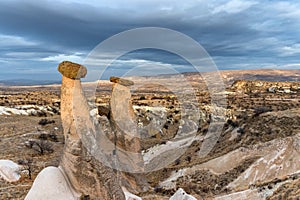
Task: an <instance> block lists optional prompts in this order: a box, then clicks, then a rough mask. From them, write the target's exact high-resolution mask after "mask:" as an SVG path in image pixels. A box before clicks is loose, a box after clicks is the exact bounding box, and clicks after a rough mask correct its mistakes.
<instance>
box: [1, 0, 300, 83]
mask: <svg viewBox="0 0 300 200" xmlns="http://www.w3.org/2000/svg"><path fill="white" fill-rule="evenodd" d="M299 9H300V4H299V3H297V1H267V0H266V1H263V0H261V1H245V0H243V1H242V0H230V1H225V0H221V1H212V0H201V1H185V2H175V1H171V0H167V1H163V2H162V1H158V0H154V1H137V0H130V1H121V0H117V1H106V0H103V1H89V3H83V1H77V0H67V1H59V0H54V1H33V0H29V1H21V0H10V1H9V0H3V1H1V2H0V70H2V71H5V70H4V69H7V68H10V70H9V73H10V75H9V76H12V75H11V73H13V72H16V73H20V74H21V73H24V70H20V69H21V68H22V67H23V68H25V69H28V68H27V66H28V65H30V66H32V68H33V69H39V70H40V71H39V72H40V73H43V72H44V73H45V74H47V73H52V75H53V74H55V73H56V71H55V70H54V69H55V66H56V65H57V63H58V62H60V61H62V60H65V59H69V60H73V61H75V62H82V60H83V58H84V57H85V56H86V55H87V54H88V52H90V51H91V50H92V49H93V48H94V47H95V46H96V45H97V44H99V42H101V41H103V40H105V39H107V38H108V37H110V36H112V35H114V34H117V33H119V32H121V31H125V30H128V29H131V28H139V27H145V26H154V27H155V26H158V27H165V28H170V29H173V30H176V31H180V32H182V33H184V34H187V35H188V36H190V37H192V38H193V39H195V40H196V41H198V42H199V43H200V44H201V45H203V47H204V48H205V49H206V50H207V52H208V53H209V54H210V55H211V56H212V57H213V58H214V60H215V62H216V63H217V65H218V67H219V68H221V69H238V68H240V69H243V68H264V67H277V68H285V67H287V68H297V67H298V64H299V63H300V60H299V54H300V30H299V28H298V27H300V26H299V25H300V20H299V19H300V14H299ZM158 40H161V43H164V42H166V41H165V39H164V37H159V36H158ZM175 42H176V41H175ZM184 46H185V44H184V43H176V47H178V48H183V47H184ZM190 53H191V54H192V53H193V52H192V51H191V52H190ZM121 60H124V62H123V64H124V66H125V67H126V66H128V67H129V65H130V66H131V67H132V65H133V63H129V62H128V60H136V61H137V60H142V62H141V63H144V61H149V62H152V64H157V65H160V64H161V65H162V66H164V64H171V65H174V66H177V67H178V69H180V70H183V71H184V70H187V68H186V67H184V66H186V65H187V64H188V63H187V62H186V61H184V60H183V59H181V58H180V57H179V56H175V55H173V54H171V53H166V52H162V51H158V50H145V51H135V52H132V53H129V54H128V55H125V56H123V57H122V58H121ZM137 63H139V62H138V61H137ZM121 65H122V64H121V63H120V62H119V63H118V67H119V66H121ZM116 67H117V66H116ZM49 69H51V70H54V72H51V71H50V72H49ZM27 72H30V73H31V71H30V70H28V71H27ZM7 73H8V72H7ZM45 76H46V75H45ZM54 76H55V75H53V77H54ZM4 77H5V73H4V72H3V73H1V74H0V79H3V78H4Z"/></svg>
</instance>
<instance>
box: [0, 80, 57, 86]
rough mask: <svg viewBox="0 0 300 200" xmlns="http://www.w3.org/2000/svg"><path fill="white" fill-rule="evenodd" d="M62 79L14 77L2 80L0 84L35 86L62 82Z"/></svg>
mask: <svg viewBox="0 0 300 200" xmlns="http://www.w3.org/2000/svg"><path fill="white" fill-rule="evenodd" d="M60 83H61V81H55V80H30V79H12V80H0V86H33V85H52V84H60Z"/></svg>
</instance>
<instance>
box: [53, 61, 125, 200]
mask: <svg viewBox="0 0 300 200" xmlns="http://www.w3.org/2000/svg"><path fill="white" fill-rule="evenodd" d="M58 71H59V72H60V73H61V74H62V75H63V77H62V86H61V119H62V125H63V130H64V135H65V147H64V153H63V156H62V160H61V163H60V166H61V168H62V169H63V171H64V173H65V175H66V176H67V178H68V179H69V181H70V183H71V184H72V186H73V187H74V189H75V190H76V191H77V192H79V193H81V194H83V196H88V197H89V198H90V199H103V200H112V199H116V200H122V199H125V196H124V193H123V191H122V189H121V186H120V181H119V179H118V177H117V174H116V173H115V172H114V171H113V169H111V168H110V167H107V166H105V165H104V164H103V163H101V162H99V161H98V160H96V159H95V158H94V157H93V156H91V155H90V153H89V152H88V151H87V149H86V147H85V146H84V145H83V143H82V141H81V138H82V136H83V135H84V134H93V133H90V132H93V131H94V129H93V123H92V120H91V119H90V115H89V108H88V104H87V101H86V98H85V97H84V95H83V90H82V86H81V82H80V78H83V77H85V75H86V73H87V69H86V68H85V67H84V66H82V65H79V64H76V63H72V62H68V61H64V62H62V63H60V64H59V67H58ZM78 115H80V116H78ZM76 117H77V119H80V120H76ZM82 127H84V128H82ZM86 127H88V129H87V128H86ZM82 130H89V133H85V132H84V131H82Z"/></svg>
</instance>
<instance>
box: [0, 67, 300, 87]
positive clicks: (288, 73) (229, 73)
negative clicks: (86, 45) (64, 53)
mask: <svg viewBox="0 0 300 200" xmlns="http://www.w3.org/2000/svg"><path fill="white" fill-rule="evenodd" d="M208 73H210V72H208ZM182 74H183V75H185V76H187V77H199V73H197V72H185V73H182ZM220 74H221V76H222V77H223V79H224V82H225V83H227V84H231V83H233V82H234V81H235V80H262V81H275V82H285V81H292V82H299V81H300V70H272V69H256V70H224V71H220ZM177 75H178V74H163V75H158V76H157V77H160V78H166V79H169V78H176V76H177ZM199 78H200V79H201V76H200V77H199ZM196 79H198V78H196ZM200 79H199V80H200ZM53 84H61V81H57V80H30V79H12V80H0V86H2V87H3V86H34V85H53Z"/></svg>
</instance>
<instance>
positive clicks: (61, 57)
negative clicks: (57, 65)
mask: <svg viewBox="0 0 300 200" xmlns="http://www.w3.org/2000/svg"><path fill="white" fill-rule="evenodd" d="M84 57H85V55H84V54H82V53H74V54H70V55H66V54H58V55H54V56H48V57H45V58H41V59H40V61H47V62H62V61H65V60H68V61H72V62H76V63H82V62H83V60H84Z"/></svg>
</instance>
